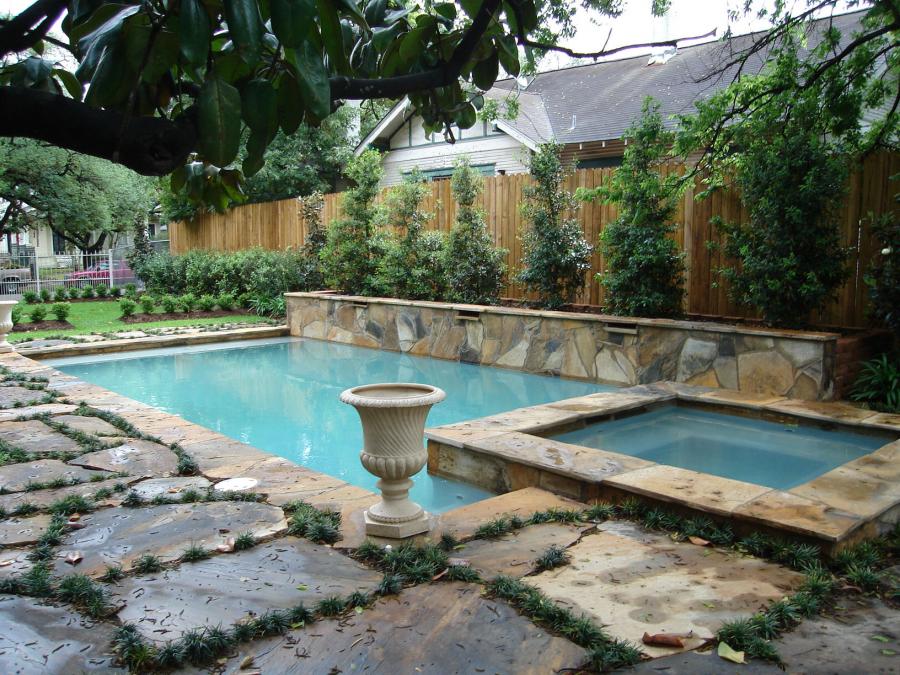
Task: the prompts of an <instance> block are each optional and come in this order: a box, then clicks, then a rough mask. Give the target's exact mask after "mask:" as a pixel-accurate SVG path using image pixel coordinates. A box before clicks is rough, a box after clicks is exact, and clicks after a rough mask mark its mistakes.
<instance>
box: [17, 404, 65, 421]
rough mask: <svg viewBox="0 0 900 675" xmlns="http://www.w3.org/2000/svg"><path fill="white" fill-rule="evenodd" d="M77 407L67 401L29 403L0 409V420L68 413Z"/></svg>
mask: <svg viewBox="0 0 900 675" xmlns="http://www.w3.org/2000/svg"><path fill="white" fill-rule="evenodd" d="M76 409H77V406H74V405H69V404H68V403H42V404H40V405H29V406H25V407H24V408H10V409H8V410H0V422H14V421H16V420H18V419H19V418H21V417H30V416H32V415H60V414H63V413H70V412H73V411H74V410H76Z"/></svg>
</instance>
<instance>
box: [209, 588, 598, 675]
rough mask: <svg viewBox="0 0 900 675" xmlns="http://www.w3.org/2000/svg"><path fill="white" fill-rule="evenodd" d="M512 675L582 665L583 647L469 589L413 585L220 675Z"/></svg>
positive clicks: (262, 644)
mask: <svg viewBox="0 0 900 675" xmlns="http://www.w3.org/2000/svg"><path fill="white" fill-rule="evenodd" d="M248 656H250V657H252V659H253V661H252V666H251V668H252V669H254V670H256V671H257V672H262V673H279V674H282V673H284V674H287V673H296V674H298V675H299V674H300V673H304V674H305V673H351V672H373V673H374V672H378V673H414V674H423V675H454V674H456V673H466V674H468V673H517V674H522V675H531V674H534V675H538V674H540V675H546V673H555V672H560V671H566V670H569V669H571V670H572V671H573V672H574V671H576V670H577V669H578V668H579V667H580V666H581V665H583V664H584V663H585V662H586V660H587V655H586V654H585V652H584V650H583V649H581V648H580V647H577V646H575V645H574V644H572V643H571V642H569V641H567V640H564V639H562V638H559V637H555V636H552V635H550V634H548V633H547V632H546V631H544V630H543V629H541V628H539V627H537V626H535V625H534V624H533V623H531V622H530V621H529V620H528V619H525V618H524V617H522V616H519V614H518V613H517V612H516V611H515V610H514V609H513V608H511V607H510V606H508V605H506V604H505V603H502V602H496V601H493V600H488V599H486V598H483V597H481V595H480V591H479V587H478V586H476V585H473V584H459V583H441V584H437V585H428V584H426V585H423V586H417V587H415V588H411V589H408V590H405V591H403V592H402V593H401V594H400V595H399V596H398V597H396V598H385V599H382V600H379V601H378V602H377V604H376V605H375V607H374V608H373V609H370V610H366V611H364V612H363V613H362V614H359V615H351V616H350V617H349V618H346V619H343V620H341V621H323V622H320V623H317V624H315V626H313V627H310V628H309V629H306V630H298V631H290V632H289V633H287V634H286V635H284V636H280V637H276V638H271V639H267V640H261V641H258V642H255V643H252V644H248V645H242V646H241V648H240V653H239V654H238V656H236V657H235V658H233V659H231V660H230V661H229V662H228V663H227V664H226V667H225V672H226V673H230V674H237V673H241V672H244V673H246V672H248V671H247V669H246V668H245V669H244V670H243V671H242V669H241V664H242V663H244V662H245V659H246V658H247V657H248Z"/></svg>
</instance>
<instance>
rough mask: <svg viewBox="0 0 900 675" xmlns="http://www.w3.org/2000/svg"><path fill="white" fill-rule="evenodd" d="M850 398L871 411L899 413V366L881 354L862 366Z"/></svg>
mask: <svg viewBox="0 0 900 675" xmlns="http://www.w3.org/2000/svg"><path fill="white" fill-rule="evenodd" d="M850 398H852V399H853V400H854V401H860V402H862V403H865V404H866V405H867V406H868V407H870V408H872V409H873V410H880V411H882V412H889V413H897V412H900V366H898V365H897V362H896V361H894V360H891V359H889V358H888V355H887V354H882V355H881V356H879V357H878V358H876V359H872V360H871V361H866V362H865V363H863V364H862V369H861V370H860V373H859V377H857V378H856V383H855V385H854V387H853V393H852V394H851V396H850Z"/></svg>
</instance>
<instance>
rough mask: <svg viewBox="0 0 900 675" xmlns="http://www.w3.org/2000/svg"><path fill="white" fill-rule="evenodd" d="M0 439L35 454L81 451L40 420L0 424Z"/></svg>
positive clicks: (76, 444)
mask: <svg viewBox="0 0 900 675" xmlns="http://www.w3.org/2000/svg"><path fill="white" fill-rule="evenodd" d="M0 439H2V440H4V441H6V442H7V443H9V444H10V445H14V446H16V447H19V448H22V449H23V450H27V451H28V452H33V453H36V454H46V453H49V452H79V451H80V450H81V446H80V445H79V444H78V442H77V441H76V440H74V439H72V438H69V437H68V436H66V435H64V434H61V433H59V432H58V431H54V430H53V429H51V428H50V427H48V426H47V425H46V424H44V423H43V422H41V421H40V420H22V421H21V422H0Z"/></svg>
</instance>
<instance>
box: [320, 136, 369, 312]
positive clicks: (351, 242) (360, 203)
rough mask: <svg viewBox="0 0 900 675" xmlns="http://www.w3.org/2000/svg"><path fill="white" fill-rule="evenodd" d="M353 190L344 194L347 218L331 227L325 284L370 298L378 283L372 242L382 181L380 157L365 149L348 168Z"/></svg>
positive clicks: (324, 260) (323, 257) (323, 254)
mask: <svg viewBox="0 0 900 675" xmlns="http://www.w3.org/2000/svg"><path fill="white" fill-rule="evenodd" d="M346 173H347V177H348V178H349V179H350V180H351V181H352V182H353V184H354V187H352V188H350V189H349V190H347V191H345V192H344V195H343V204H342V205H343V210H344V217H343V218H342V219H341V220H336V221H334V222H333V223H331V225H330V226H329V228H328V234H327V241H326V243H325V247H324V248H323V249H322V251H321V258H320V259H321V261H322V271H323V274H324V276H325V282H326V284H327V285H328V286H329V287H331V288H335V289H337V290H341V291H344V292H345V293H349V294H351V295H367V294H369V293H370V292H371V291H372V289H373V286H374V285H375V283H376V265H377V262H378V261H377V259H376V258H375V257H374V256H373V254H372V251H371V247H370V243H371V239H372V232H373V222H374V220H375V216H376V207H375V203H374V202H375V197H376V196H377V194H378V182H379V181H380V180H381V176H382V168H381V155H380V154H379V153H378V151H377V150H366V151H365V152H364V153H362V154H361V155H360V156H359V157H356V158H354V159H353V160H351V161H350V163H349V164H348V165H347V172H346Z"/></svg>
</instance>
